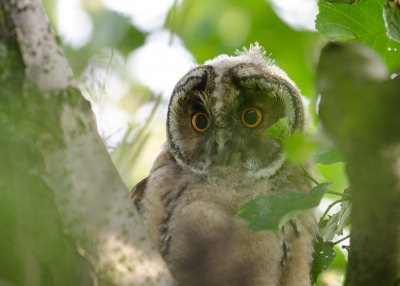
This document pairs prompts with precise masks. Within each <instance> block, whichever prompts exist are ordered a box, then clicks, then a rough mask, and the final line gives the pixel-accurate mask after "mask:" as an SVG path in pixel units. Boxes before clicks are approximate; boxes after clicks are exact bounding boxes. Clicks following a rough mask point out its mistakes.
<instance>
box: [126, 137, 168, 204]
mask: <svg viewBox="0 0 400 286" xmlns="http://www.w3.org/2000/svg"><path fill="white" fill-rule="evenodd" d="M169 158H170V155H169V152H168V145H167V143H166V142H165V143H164V144H163V146H162V150H161V152H160V154H159V155H158V156H157V158H156V160H155V161H154V164H153V166H152V168H151V170H150V174H149V175H148V176H147V177H146V178H144V179H143V180H141V181H140V182H139V183H137V184H136V186H134V187H133V189H132V191H131V193H130V197H131V200H132V201H133V203H134V204H135V206H136V209H137V210H138V211H140V209H141V203H140V202H141V200H142V198H143V197H144V194H145V192H146V188H147V185H148V183H149V182H150V180H151V174H153V173H154V172H155V171H156V170H158V169H159V168H161V167H163V166H166V165H168V164H169V162H170V159H169ZM171 160H172V159H171Z"/></svg>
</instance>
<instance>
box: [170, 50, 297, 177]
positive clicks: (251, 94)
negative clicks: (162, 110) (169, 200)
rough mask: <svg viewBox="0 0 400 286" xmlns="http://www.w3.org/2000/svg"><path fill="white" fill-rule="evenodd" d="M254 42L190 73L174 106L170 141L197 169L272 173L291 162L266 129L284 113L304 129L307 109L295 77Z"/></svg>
mask: <svg viewBox="0 0 400 286" xmlns="http://www.w3.org/2000/svg"><path fill="white" fill-rule="evenodd" d="M264 53H265V52H264V51H263V50H262V49H261V48H260V47H259V46H258V45H256V46H252V47H251V48H250V50H249V51H245V52H242V53H239V55H238V56H237V57H228V56H226V55H223V56H219V57H217V58H216V59H214V60H211V61H208V62H206V63H205V64H204V65H202V66H198V67H196V68H194V69H192V70H191V71H189V72H188V73H187V74H186V75H185V76H184V77H183V78H182V79H181V80H180V81H179V82H178V83H177V85H176V86H175V88H174V91H173V93H172V97H171V100H170V104H169V110H168V117H167V118H168V119H167V139H168V144H169V150H170V153H171V155H172V157H173V158H174V160H175V161H176V162H177V163H178V164H180V165H182V166H186V167H189V168H191V169H193V170H195V171H197V172H203V171H206V170H210V169H212V168H219V167H224V168H227V167H228V168H229V167H234V168H242V169H244V171H247V173H248V174H252V175H256V176H262V177H268V176H271V175H273V174H275V173H276V171H277V170H278V169H279V168H280V166H281V165H282V164H283V163H284V161H285V154H284V151H283V150H282V148H281V146H280V145H279V143H278V142H277V141H276V140H275V139H274V138H271V137H268V136H267V135H265V131H266V130H267V129H268V128H269V127H270V126H271V125H272V124H274V123H276V122H277V121H278V120H279V119H280V118H282V117H285V116H287V117H289V119H290V120H291V122H292V123H291V124H292V125H291V130H292V131H293V130H295V129H302V128H303V125H304V122H303V118H304V111H303V107H302V102H301V98H300V94H299V91H298V89H297V88H296V86H295V85H294V84H293V82H292V81H290V79H289V78H288V77H287V76H286V75H285V74H284V72H282V71H281V70H279V69H278V68H277V67H276V66H274V65H272V64H271V62H269V61H268V60H265V57H264Z"/></svg>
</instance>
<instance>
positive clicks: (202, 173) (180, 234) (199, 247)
mask: <svg viewBox="0 0 400 286" xmlns="http://www.w3.org/2000/svg"><path fill="white" fill-rule="evenodd" d="M285 116H287V117H289V119H290V120H291V129H292V130H302V129H303V125H304V111H303V106H302V102H301V98H300V94H299V92H298V90H297V88H296V87H295V85H294V83H293V82H291V81H290V80H289V79H288V78H287V76H286V75H285V74H284V73H283V72H282V71H281V70H279V69H278V68H276V67H275V66H273V65H272V64H271V63H270V62H269V61H267V60H266V59H265V58H264V52H263V50H262V49H261V48H260V47H259V46H258V45H255V46H252V47H251V48H250V50H249V51H245V52H243V53H240V54H239V55H238V56H237V57H228V56H220V57H217V58H216V59H214V60H212V61H209V62H206V63H205V65H203V66H198V67H196V68H194V69H192V70H191V71H189V72H188V73H187V74H186V75H185V76H184V77H183V78H182V79H181V80H180V81H179V82H178V83H177V85H176V87H175V89H174V91H173V94H172V97H171V100H170V105H169V111H168V117H167V142H166V143H165V144H164V146H163V149H162V151H161V153H160V155H159V156H158V157H157V159H156V161H155V162H154V165H153V168H152V170H151V172H150V175H149V176H148V177H147V178H146V179H144V180H142V181H141V182H140V183H139V184H138V185H137V186H136V187H135V188H134V190H133V192H132V197H133V199H134V201H135V203H136V206H137V207H138V209H139V211H140V213H141V215H142V217H143V221H144V223H145V225H146V228H147V230H148V232H149V235H150V236H151V237H152V238H153V239H154V241H155V242H156V244H157V245H158V248H159V250H160V251H161V253H162V255H163V257H164V259H165V260H166V262H167V265H168V266H169V268H170V270H171V272H172V274H173V275H174V277H175V278H176V280H177V282H178V284H179V285H187V286H191V285H210V286H211V285H231V286H234V285H265V286H267V285H268V286H278V285H285V286H290V285H297V286H303V285H310V284H311V283H310V279H309V270H310V264H311V259H312V252H313V249H312V242H313V238H314V235H315V233H316V223H315V218H314V214H313V211H311V210H310V211H307V212H304V213H302V214H300V215H299V216H297V217H296V218H295V219H292V220H291V221H289V222H288V223H286V224H285V225H284V226H283V227H282V229H281V230H280V231H279V232H272V231H260V232H255V233H251V232H250V231H249V230H248V228H247V226H248V223H247V222H245V221H244V220H239V219H237V218H236V215H237V212H238V209H239V207H240V206H242V205H243V204H245V203H246V202H248V201H249V200H251V199H254V198H255V197H256V196H257V195H271V194H278V193H281V192H283V191H286V190H291V191H298V192H308V191H309V190H310V189H311V188H312V185H311V183H310V182H309V181H308V180H307V179H306V178H305V177H304V176H303V175H302V170H301V168H300V167H299V166H297V165H289V164H287V163H286V157H285V152H284V151H283V150H282V148H281V146H280V144H279V142H277V141H276V139H274V138H270V137H268V136H266V135H265V131H266V130H267V129H268V128H269V127H270V126H271V125H272V124H274V123H276V122H277V121H278V120H279V119H280V118H282V117H285ZM306 168H311V165H310V166H306Z"/></svg>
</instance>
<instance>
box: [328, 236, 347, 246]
mask: <svg viewBox="0 0 400 286" xmlns="http://www.w3.org/2000/svg"><path fill="white" fill-rule="evenodd" d="M349 237H350V234H349V235H347V236H345V237H343V238H342V239H339V240H338V241H335V242H332V246H334V245H336V244H338V243H341V242H342V241H344V240H346V239H348V238H349Z"/></svg>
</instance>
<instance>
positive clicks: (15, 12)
mask: <svg viewBox="0 0 400 286" xmlns="http://www.w3.org/2000/svg"><path fill="white" fill-rule="evenodd" d="M0 13H1V16H2V17H0V32H1V33H2V34H0V71H1V73H0V86H1V87H2V88H0V100H1V103H0V114H1V116H0V120H1V124H2V126H4V127H5V128H4V130H3V132H2V134H1V136H0V147H1V148H0V149H1V154H2V155H4V156H5V157H4V158H8V159H7V160H4V161H3V162H0V168H1V169H2V170H6V171H7V174H8V176H7V177H4V178H3V179H2V181H0V185H1V186H2V188H3V185H5V186H7V190H8V191H7V192H6V194H5V195H4V196H2V194H0V212H1V213H0V214H1V217H5V219H4V220H0V224H1V226H2V227H1V228H2V234H3V233H5V234H3V235H5V236H6V237H8V238H9V237H12V238H13V239H15V244H14V245H13V248H12V249H11V250H10V251H9V252H8V253H9V256H8V257H1V255H0V257H1V260H2V261H9V260H13V259H14V260H16V261H18V263H17V264H19V265H21V268H22V269H23V270H21V272H16V273H14V274H10V273H8V274H7V271H6V270H4V271H2V270H3V268H2V267H0V277H8V276H10V275H11V276H10V277H9V280H10V281H16V282H18V283H17V284H18V285H65V281H68V283H69V284H70V285H90V284H97V283H99V284H101V285H132V284H136V285H172V284H173V278H172V276H171V275H170V273H169V271H168V269H167V267H166V265H165V263H164V261H163V259H162V258H161V256H160V254H159V253H158V252H157V250H156V249H155V247H154V246H153V243H152V242H151V241H150V240H149V239H148V237H147V234H146V231H145V228H144V226H143V225H142V223H141V221H140V218H139V216H138V214H137V212H136V209H135V208H134V205H133V204H132V203H131V201H130V199H129V195H128V191H127V190H126V188H125V186H124V184H123V182H122V181H121V179H120V177H119V175H118V173H117V171H116V169H115V167H114V165H113V164H112V161H111V159H110V156H109V154H108V152H107V150H106V148H105V146H104V144H103V141H102V139H101V138H100V136H99V134H98V132H97V128H96V122H95V118H94V114H93V113H92V111H91V108H90V104H89V103H88V102H87V101H86V100H85V99H84V98H83V97H82V96H81V94H80V92H79V91H78V90H77V89H76V87H77V84H76V82H75V80H74V78H73V75H72V72H71V69H70V68H69V66H68V63H67V60H66V59H65V56H64V53H63V51H62V50H61V48H60V46H59V44H58V42H57V39H56V37H55V33H54V32H53V30H52V29H51V27H50V25H49V23H48V22H47V19H46V16H45V14H44V11H43V7H42V4H41V1H40V0H21V1H20V0H18V1H14V0H0ZM10 29H11V30H10ZM15 62H17V64H16V63H15ZM8 63H9V64H8ZM3 87H4V88H3ZM2 128H3V127H2ZM21 156H22V158H21ZM2 158H3V156H2ZM26 198H29V199H26ZM1 206H2V207H3V208H1ZM25 213H26V214H27V215H28V216H25ZM15 228H17V229H18V231H19V232H18V233H17V232H16V231H15ZM56 234H57V235H56ZM8 240H9V239H8ZM2 241H7V239H4V240H3V239H2ZM46 245H47V246H48V248H47V247H46ZM0 253H2V252H1V251H0ZM10 253H11V254H10ZM12 253H18V255H16V254H14V256H12ZM76 256H77V257H76ZM17 257H18V258H17ZM73 257H75V258H73ZM46 261H47V262H46ZM78 261H79V263H78ZM88 262H89V264H88ZM82 265H83V266H84V267H83V266H82ZM85 265H86V266H85ZM88 265H89V266H88ZM90 265H91V266H90ZM72 273H75V274H72ZM7 275H8V276H7ZM12 275H13V276H12ZM46 275H47V276H46ZM60 275H66V276H60ZM69 276H71V277H70V279H67V278H65V277H69ZM44 277H47V278H48V279H47V280H43V279H44ZM72 277H74V278H72ZM18 279H19V280H18ZM17 280H18V281H17ZM20 280H21V281H22V282H21V283H19V281H20ZM88 280H92V281H91V282H89V281H88ZM23 281H29V283H28V284H24V283H25V282H23ZM46 283H49V284H46Z"/></svg>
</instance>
